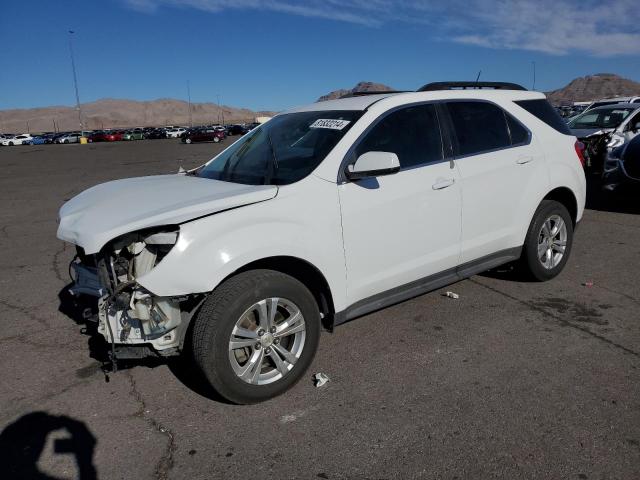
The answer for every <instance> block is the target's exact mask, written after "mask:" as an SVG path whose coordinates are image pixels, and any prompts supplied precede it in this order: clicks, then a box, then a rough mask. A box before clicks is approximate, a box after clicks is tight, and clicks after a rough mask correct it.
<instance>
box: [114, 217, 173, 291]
mask: <svg viewBox="0 0 640 480" xmlns="http://www.w3.org/2000/svg"><path fill="white" fill-rule="evenodd" d="M179 233H180V231H179V227H177V226H166V227H159V228H153V229H145V230H141V231H138V232H133V233H128V234H126V235H123V236H121V237H118V238H117V239H115V240H113V241H112V242H111V244H110V246H111V249H112V262H113V267H112V270H113V273H114V275H115V277H116V278H117V280H118V282H123V281H132V280H135V279H136V278H138V277H141V276H142V275H144V274H145V273H148V272H149V271H150V270H151V269H152V268H154V267H155V266H156V265H158V263H160V261H161V260H162V259H163V258H164V257H165V256H166V255H167V254H168V253H169V252H170V251H171V249H172V248H173V247H174V246H175V244H176V243H177V241H178V236H179Z"/></svg>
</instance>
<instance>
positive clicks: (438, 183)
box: [431, 178, 456, 190]
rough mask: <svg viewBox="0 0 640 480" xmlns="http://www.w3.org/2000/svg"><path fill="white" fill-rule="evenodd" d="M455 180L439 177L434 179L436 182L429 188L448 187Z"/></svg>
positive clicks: (439, 188)
mask: <svg viewBox="0 0 640 480" xmlns="http://www.w3.org/2000/svg"><path fill="white" fill-rule="evenodd" d="M455 182H456V181H455V179H453V178H439V179H438V180H436V183H434V184H433V185H432V187H431V188H433V189H434V190H442V189H443V188H447V187H450V186H451V185H453V184H454V183H455Z"/></svg>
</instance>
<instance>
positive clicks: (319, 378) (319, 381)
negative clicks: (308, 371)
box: [313, 372, 329, 388]
mask: <svg viewBox="0 0 640 480" xmlns="http://www.w3.org/2000/svg"><path fill="white" fill-rule="evenodd" d="M328 381H329V377H328V376H327V374H326V373H322V372H320V373H316V374H315V375H314V376H313V382H314V383H315V385H316V387H317V388H320V387H322V386H323V385H324V384H325V383H327V382H328Z"/></svg>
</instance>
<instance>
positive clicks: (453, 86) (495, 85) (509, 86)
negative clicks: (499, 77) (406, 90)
mask: <svg viewBox="0 0 640 480" xmlns="http://www.w3.org/2000/svg"><path fill="white" fill-rule="evenodd" d="M484 88H490V89H494V90H526V88H524V87H523V86H522V85H518V84H517V83H508V82H434V83H427V84H426V85H424V86H422V87H420V88H419V89H418V90H417V91H418V92H433V91H435V90H467V89H484Z"/></svg>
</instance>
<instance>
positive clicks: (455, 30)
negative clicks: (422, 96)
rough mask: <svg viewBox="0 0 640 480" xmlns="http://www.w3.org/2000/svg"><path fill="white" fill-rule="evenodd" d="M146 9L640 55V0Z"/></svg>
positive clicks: (338, 0) (146, 5)
mask: <svg viewBox="0 0 640 480" xmlns="http://www.w3.org/2000/svg"><path fill="white" fill-rule="evenodd" d="M125 2H126V3H127V4H129V5H130V6H131V7H132V8H135V9H136V10H140V11H155V10H156V9H158V8H159V7H162V6H174V7H183V8H195V9H198V10H202V11H207V12H212V13H217V12H220V11H223V10H258V11H272V12H280V13H284V14H290V15H298V16H304V17H316V18H324V19H328V20H334V21H340V22H347V23H352V24H358V25H364V26H368V27H372V28H378V27H383V26H384V25H388V24H394V23H396V24H397V23H410V24H424V25H425V32H426V34H427V35H429V36H431V37H434V38H438V39H440V40H442V41H452V42H456V43H462V44H468V45H476V46H481V47H486V48H494V49H520V50H532V51H538V52H543V53H548V54H553V55H565V54H568V53H571V52H581V53H586V54H589V55H594V56H614V55H639V54H640V8H639V7H638V3H637V2H638V0H609V1H608V2H602V1H600V0H432V1H428V0H395V1H394V0H297V1H296V0H231V1H230V0H125Z"/></svg>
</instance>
